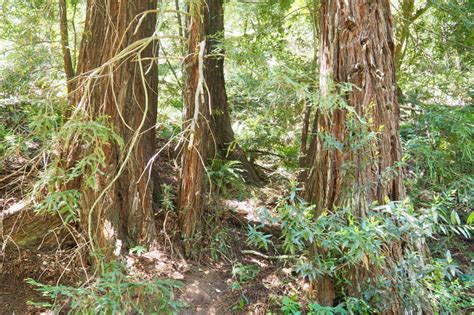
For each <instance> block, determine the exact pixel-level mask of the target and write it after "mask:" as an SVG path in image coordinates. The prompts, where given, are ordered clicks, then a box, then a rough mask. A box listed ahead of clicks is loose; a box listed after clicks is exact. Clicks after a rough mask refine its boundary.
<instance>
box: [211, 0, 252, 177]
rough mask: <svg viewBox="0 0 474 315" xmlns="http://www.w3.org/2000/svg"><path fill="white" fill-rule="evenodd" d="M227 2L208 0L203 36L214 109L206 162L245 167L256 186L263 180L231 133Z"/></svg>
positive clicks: (212, 108) (212, 110)
mask: <svg viewBox="0 0 474 315" xmlns="http://www.w3.org/2000/svg"><path fill="white" fill-rule="evenodd" d="M223 5H224V1H223V0H207V1H206V9H205V10H204V32H205V36H206V59H205V70H204V73H205V75H204V77H205V80H206V86H207V89H208V92H209V94H206V96H207V97H208V102H209V103H210V106H211V121H210V129H211V134H212V140H211V141H209V142H208V144H209V147H208V148H207V151H208V152H207V158H210V159H212V158H214V157H215V156H216V155H218V156H220V157H221V158H225V159H229V160H236V161H240V162H241V163H242V166H243V168H244V170H245V172H246V173H247V177H248V179H249V180H250V181H252V182H254V183H259V182H260V181H261V180H260V177H259V175H258V174H257V172H256V170H255V168H254V167H253V165H252V164H251V163H250V162H249V160H248V159H247V156H246V154H245V152H244V150H243V149H242V148H241V147H240V146H239V145H238V144H237V143H236V142H235V137H234V131H233V130H232V125H231V120H230V115H229V105H228V102H227V93H226V88H225V78H224V53H225V51H224V49H223V48H222V39H223V38H224V8H223Z"/></svg>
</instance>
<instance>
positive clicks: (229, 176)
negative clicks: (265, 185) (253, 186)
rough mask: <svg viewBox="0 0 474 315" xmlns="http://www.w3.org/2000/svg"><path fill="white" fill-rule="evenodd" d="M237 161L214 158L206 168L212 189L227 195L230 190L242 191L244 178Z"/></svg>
mask: <svg viewBox="0 0 474 315" xmlns="http://www.w3.org/2000/svg"><path fill="white" fill-rule="evenodd" d="M242 172H243V170H242V168H241V163H240V162H239V161H227V160H219V159H214V160H213V161H212V164H211V166H210V168H209V169H208V170H207V173H208V176H209V179H210V181H211V185H212V187H213V190H214V191H215V192H217V193H220V194H222V195H223V196H227V195H228V194H229V193H230V192H232V191H237V192H239V193H240V192H242V191H243V188H244V185H243V183H244V179H243V177H242Z"/></svg>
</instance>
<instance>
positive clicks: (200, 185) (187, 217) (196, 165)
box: [178, 1, 210, 256]
mask: <svg viewBox="0 0 474 315" xmlns="http://www.w3.org/2000/svg"><path fill="white" fill-rule="evenodd" d="M204 10H205V1H192V2H191V3H190V4H189V7H188V12H189V13H190V14H189V16H188V19H187V30H186V37H187V42H186V53H187V55H186V57H185V60H184V75H185V77H186V85H185V91H184V109H183V139H184V143H183V146H182V153H181V174H180V183H179V196H178V207H179V222H180V226H181V237H182V239H183V245H184V251H185V254H186V255H188V256H189V255H190V254H191V251H192V248H193V244H194V242H195V241H196V240H195V236H196V234H197V231H198V230H199V228H200V224H199V223H200V221H201V217H202V215H203V200H204V198H203V196H204V194H205V192H206V191H205V190H206V187H205V182H204V175H205V164H204V163H205V158H206V148H207V147H208V144H207V143H208V141H210V137H209V132H208V122H209V107H208V104H207V102H206V97H205V95H204V93H206V92H205V89H206V88H205V81H204V54H205V41H204V29H203V24H202V22H201V21H202V16H203V12H204Z"/></svg>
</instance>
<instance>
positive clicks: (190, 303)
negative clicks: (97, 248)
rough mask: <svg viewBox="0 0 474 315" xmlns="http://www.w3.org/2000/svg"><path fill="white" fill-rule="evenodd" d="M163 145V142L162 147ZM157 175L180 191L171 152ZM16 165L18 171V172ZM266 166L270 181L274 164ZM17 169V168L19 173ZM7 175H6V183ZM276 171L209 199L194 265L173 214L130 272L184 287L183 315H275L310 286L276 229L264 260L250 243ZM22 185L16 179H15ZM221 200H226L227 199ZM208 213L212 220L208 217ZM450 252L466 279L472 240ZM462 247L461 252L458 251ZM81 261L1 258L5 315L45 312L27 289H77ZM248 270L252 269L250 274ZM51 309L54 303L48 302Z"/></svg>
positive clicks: (14, 198)
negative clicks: (182, 250)
mask: <svg viewBox="0 0 474 315" xmlns="http://www.w3.org/2000/svg"><path fill="white" fill-rule="evenodd" d="M161 144H163V143H161ZM157 164H158V165H157V166H156V169H157V170H159V171H160V174H161V175H162V177H161V182H160V185H161V186H163V185H167V186H169V187H172V191H176V185H177V178H176V174H178V173H177V172H178V169H177V167H178V165H177V164H176V161H175V160H174V158H173V153H172V152H171V150H169V151H167V152H165V153H164V154H163V155H162V158H161V159H160V160H159V162H158V163H157ZM17 166H18V165H17ZM267 166H269V167H268V168H267V170H266V172H267V175H269V174H270V172H269V171H270V170H272V167H274V166H275V165H271V163H269V164H268V165H267ZM15 169H16V168H15ZM7 175H8V174H6V173H4V174H2V176H7ZM286 175H287V176H288V177H285V176H283V175H282V174H280V173H278V172H276V173H274V174H273V175H270V176H269V177H268V182H267V184H266V185H264V186H263V187H256V186H253V185H247V184H245V185H244V186H242V187H240V189H239V190H233V189H232V188H231V187H229V191H228V192H226V193H225V194H226V196H222V194H219V193H218V192H217V193H216V192H213V193H211V195H210V198H208V202H207V206H206V208H207V210H208V211H207V212H208V214H207V215H208V216H209V217H208V219H207V220H205V222H207V223H206V224H207V226H206V227H205V228H204V229H203V230H204V231H206V232H207V233H206V235H204V236H203V237H202V238H201V242H202V251H201V252H199V253H197V257H196V260H195V261H187V262H186V261H184V260H183V259H182V258H181V256H180V254H179V249H177V248H176V247H175V245H171V244H174V242H172V240H173V239H174V238H175V237H176V236H175V235H173V234H172V233H173V231H175V230H176V229H175V226H174V223H173V222H176V213H175V212H174V211H168V212H167V213H163V212H162V210H160V211H161V212H160V211H159V212H158V213H157V218H158V219H157V221H156V224H157V228H158V230H159V231H161V232H160V236H159V242H160V246H159V248H158V249H157V250H153V251H150V252H144V253H140V254H137V253H135V254H129V255H128V256H126V258H125V262H126V265H127V266H131V270H132V271H133V272H134V273H136V274H139V275H141V276H143V277H144V278H153V277H159V278H170V279H175V280H177V281H179V282H180V283H181V284H182V287H181V288H179V289H175V290H174V298H175V299H177V300H179V301H181V302H183V304H182V307H181V308H180V314H232V313H246V312H250V313H252V314H266V312H267V311H268V310H271V309H274V310H276V311H278V309H279V308H278V307H279V297H281V296H293V295H296V294H301V292H304V291H305V290H307V288H308V286H307V284H305V282H304V281H302V280H300V279H298V277H297V275H296V274H292V269H291V268H288V266H287V263H288V260H286V259H280V257H281V253H279V252H277V249H278V248H280V246H279V245H280V244H279V240H278V236H279V227H277V226H265V227H264V229H265V230H266V232H268V233H271V234H272V235H273V237H272V241H273V242H274V244H273V245H274V246H271V247H270V248H269V251H268V252H265V253H264V254H263V251H262V252H259V251H257V250H255V248H252V247H250V246H248V245H247V244H246V240H247V232H248V231H247V227H248V225H258V224H260V221H259V210H260V209H263V208H265V209H268V210H269V211H270V213H272V211H273V209H274V207H275V206H276V202H277V200H278V198H279V197H281V196H282V195H285V194H287V193H288V192H287V187H288V185H289V181H290V180H291V177H293V176H294V175H291V174H286ZM14 178H15V179H18V178H17V177H14ZM20 183H22V181H18V183H17V184H13V185H11V186H8V187H9V188H8V191H3V192H2V193H3V194H4V195H7V196H9V198H6V199H4V201H3V202H4V204H2V207H1V209H3V211H5V210H8V209H11V208H12V207H14V206H15V205H18V204H19V203H20V202H21V200H20V199H19V198H21V187H20V186H18V185H19V184H20ZM223 197H224V198H223ZM211 213H214V214H213V215H211ZM461 242H462V243H463V244H458V245H459V246H458V247H455V248H452V249H451V251H452V255H453V257H454V258H455V259H456V260H457V261H458V262H459V263H460V264H461V268H462V269H463V271H465V272H469V268H471V267H472V266H471V259H472V257H470V256H471V254H472V253H474V243H473V242H472V240H464V241H461ZM460 248H464V250H460ZM75 254H76V249H67V248H66V249H62V250H56V251H44V250H42V249H41V248H39V249H34V250H23V249H22V250H20V249H18V248H16V247H15V246H10V247H9V249H8V250H6V251H5V252H2V256H1V257H0V309H1V310H2V314H13V313H15V314H32V313H37V312H38V311H41V309H42V308H41V307H38V306H32V305H28V301H35V302H48V300H47V299H45V298H44V297H42V296H41V295H40V294H39V293H38V292H37V291H35V290H34V289H33V287H32V286H31V285H29V284H27V283H26V282H25V279H28V278H32V279H34V280H36V281H38V282H41V283H45V284H50V285H57V284H63V285H70V286H76V285H79V284H80V283H82V282H83V281H85V280H86V277H85V274H86V273H87V272H89V270H84V267H83V266H84V265H83V264H81V261H80V259H79V258H78V256H77V255H75ZM248 266H251V268H250V269H249V268H248ZM49 302H51V301H49Z"/></svg>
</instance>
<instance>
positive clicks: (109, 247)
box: [64, 0, 158, 257]
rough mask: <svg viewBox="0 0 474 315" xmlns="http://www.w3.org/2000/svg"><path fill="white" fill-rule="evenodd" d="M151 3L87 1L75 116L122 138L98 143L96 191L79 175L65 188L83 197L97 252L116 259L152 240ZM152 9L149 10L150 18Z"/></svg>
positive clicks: (74, 156)
mask: <svg viewBox="0 0 474 315" xmlns="http://www.w3.org/2000/svg"><path fill="white" fill-rule="evenodd" d="M156 5H157V3H156V1H153V0H122V1H108V0H88V2H87V15H86V24H85V29H84V35H83V39H82V43H81V48H80V55H79V61H78V67H77V75H78V80H77V86H78V88H77V90H76V92H75V95H74V98H75V104H76V106H77V107H76V109H75V114H74V115H76V116H74V115H73V116H72V118H71V121H73V120H74V119H76V118H77V117H81V116H86V117H92V118H95V117H98V116H103V117H106V123H107V124H108V125H109V126H111V128H112V129H113V131H114V132H115V133H116V134H117V135H118V136H119V137H120V138H122V139H123V142H124V144H125V145H124V147H120V146H119V144H118V143H117V142H114V141H110V142H109V143H103V144H101V146H102V147H101V149H102V150H103V152H104V162H105V163H104V165H103V166H101V167H100V172H101V174H100V173H98V174H95V175H94V176H95V177H96V183H97V187H95V189H93V188H91V187H90V186H89V185H87V183H86V180H85V178H84V177H79V178H78V179H77V180H75V181H74V182H72V183H69V184H68V186H69V187H68V188H70V189H77V190H79V191H81V198H80V202H79V205H80V223H81V227H82V230H83V231H84V232H85V234H87V236H88V237H89V238H91V239H90V240H89V241H90V242H91V243H92V244H93V245H94V248H95V249H100V251H101V252H102V253H103V254H105V255H106V257H111V256H112V253H115V254H119V253H120V252H121V251H122V250H123V249H126V248H129V247H130V246H134V245H136V244H142V245H151V244H152V242H153V240H154V239H155V235H156V232H155V227H154V222H153V216H152V207H151V206H152V200H151V198H152V192H151V188H150V187H149V185H148V182H149V178H148V176H147V175H148V173H147V172H145V166H146V164H147V162H148V160H149V158H150V157H151V156H152V154H153V151H154V148H155V133H154V126H155V124H156V110H157V96H156V87H157V79H158V74H157V65H156V62H155V61H154V59H153V57H154V53H155V51H156V45H155V42H154V41H153V40H152V39H151V38H150V37H151V36H152V35H153V33H154V29H155V24H156V12H153V11H151V12H150V11H148V10H154V9H156ZM146 11H148V12H146ZM77 139H78V141H75V142H70V143H69V146H68V147H67V148H66V154H64V155H65V156H67V161H66V163H67V165H66V169H68V168H69V167H71V166H72V165H74V163H77V161H79V160H80V159H81V158H83V157H84V156H85V155H86V154H87V152H89V151H87V150H88V149H89V148H84V147H83V146H81V135H80V134H79V135H78V138H77Z"/></svg>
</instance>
